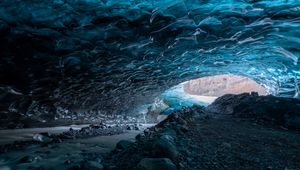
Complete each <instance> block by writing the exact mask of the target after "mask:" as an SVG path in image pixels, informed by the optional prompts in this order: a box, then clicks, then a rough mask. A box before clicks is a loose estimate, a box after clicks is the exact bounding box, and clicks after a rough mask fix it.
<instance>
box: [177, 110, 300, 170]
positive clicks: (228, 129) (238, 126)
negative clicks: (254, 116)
mask: <svg viewBox="0 0 300 170" xmlns="http://www.w3.org/2000/svg"><path fill="white" fill-rule="evenodd" d="M188 127H189V129H190V130H189V131H188V132H187V133H186V134H185V136H184V137H183V138H179V140H178V142H177V145H178V148H180V149H181V152H182V154H183V155H184V156H183V157H182V159H183V160H182V164H183V165H185V168H184V169H270V170H271V169H285V170H287V169H300V154H299V148H300V133H299V132H297V131H287V130H285V129H282V128H277V127H266V126H263V125H259V124H256V123H254V122H251V121H249V120H244V119H241V118H232V117H231V116H227V117H226V116H225V117H219V118H209V119H204V118H198V119H195V120H194V121H193V122H192V123H190V124H189V126H188Z"/></svg>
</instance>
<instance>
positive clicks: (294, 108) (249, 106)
mask: <svg viewBox="0 0 300 170" xmlns="http://www.w3.org/2000/svg"><path fill="white" fill-rule="evenodd" d="M207 110H208V111H210V112H215V113H218V114H232V115H234V116H237V117H241V118H250V119H254V120H256V121H258V122H263V123H265V124H275V125H280V126H284V127H287V128H298V129H299V128H300V112H299V111H300V100H299V99H293V98H282V97H275V96H258V95H257V94H256V93H251V94H249V93H244V94H240V95H231V94H228V95H224V96H222V97H220V98H218V99H217V100H215V102H214V103H212V104H211V105H210V106H209V107H208V108H207Z"/></svg>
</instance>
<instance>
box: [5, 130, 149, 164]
mask: <svg viewBox="0 0 300 170" xmlns="http://www.w3.org/2000/svg"><path fill="white" fill-rule="evenodd" d="M149 126H153V124H143V125H142V126H141V127H140V128H141V129H140V130H125V131H124V133H121V134H115V135H109V136H95V137H88V138H79V139H68V140H63V141H62V142H60V143H49V144H29V145H28V146H25V147H24V149H21V150H11V151H8V152H6V153H2V154H0V169H1V170H2V169H39V168H46V169H54V168H55V169H69V168H71V167H74V166H76V165H77V164H80V163H82V162H87V164H88V166H89V168H95V169H99V168H101V167H102V165H101V162H102V156H103V155H104V154H106V153H108V152H110V151H111V150H112V149H114V147H115V146H116V144H117V142H118V141H120V140H130V141H133V140H134V139H135V136H136V135H137V134H139V133H141V130H143V129H145V128H147V127H149ZM84 127H88V125H76V126H61V127H51V128H29V129H13V130H0V134H1V139H0V144H1V145H5V144H10V143H13V142H14V141H29V142H30V141H31V140H32V137H33V135H34V134H37V133H41V132H48V133H50V134H60V133H62V132H64V131H68V129H69V128H72V129H74V130H77V129H81V128H84Z"/></svg>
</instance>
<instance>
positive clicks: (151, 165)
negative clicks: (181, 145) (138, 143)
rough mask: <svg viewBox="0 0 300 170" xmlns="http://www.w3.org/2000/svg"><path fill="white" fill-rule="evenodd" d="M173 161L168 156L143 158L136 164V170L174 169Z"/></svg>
mask: <svg viewBox="0 0 300 170" xmlns="http://www.w3.org/2000/svg"><path fill="white" fill-rule="evenodd" d="M176 169H177V168H176V166H175V165H174V163H173V162H172V161H171V160H170V159H168V158H144V159H142V160H141V161H140V162H139V164H138V165H137V170H176Z"/></svg>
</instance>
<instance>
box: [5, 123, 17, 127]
mask: <svg viewBox="0 0 300 170" xmlns="http://www.w3.org/2000/svg"><path fill="white" fill-rule="evenodd" d="M16 127H17V125H16V124H15V123H14V122H9V123H8V124H7V128H8V129H15V128H16Z"/></svg>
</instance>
